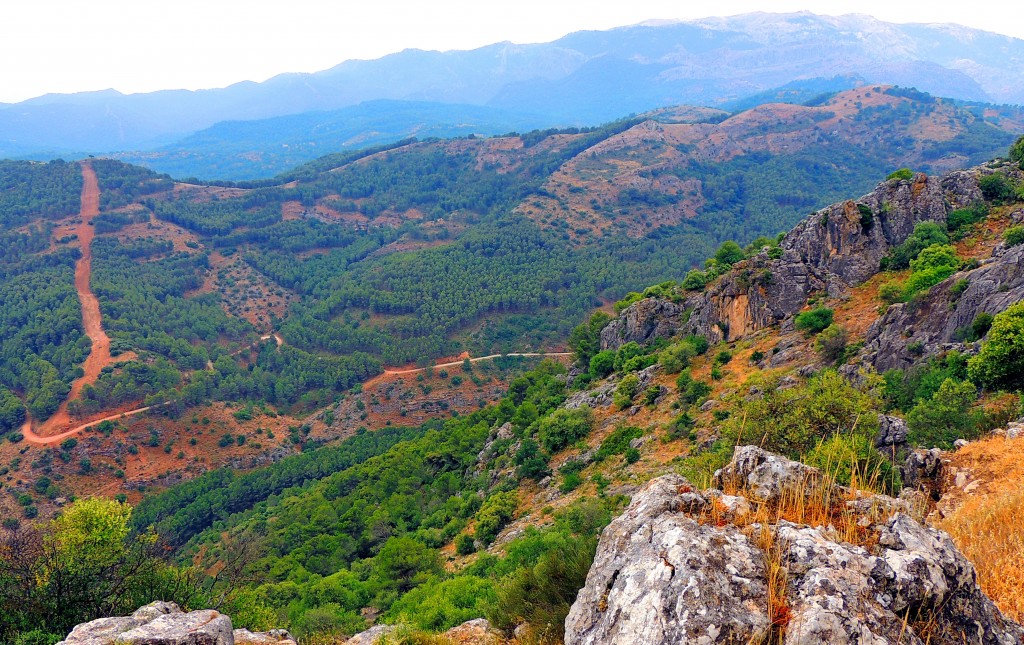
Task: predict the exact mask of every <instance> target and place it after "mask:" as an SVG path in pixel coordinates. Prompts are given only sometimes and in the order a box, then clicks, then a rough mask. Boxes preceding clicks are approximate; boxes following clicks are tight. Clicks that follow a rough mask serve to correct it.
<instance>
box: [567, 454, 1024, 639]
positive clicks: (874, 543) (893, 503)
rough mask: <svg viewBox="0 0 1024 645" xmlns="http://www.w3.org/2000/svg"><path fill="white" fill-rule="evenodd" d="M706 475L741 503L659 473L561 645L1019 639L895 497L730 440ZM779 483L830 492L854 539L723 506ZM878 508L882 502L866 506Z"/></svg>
mask: <svg viewBox="0 0 1024 645" xmlns="http://www.w3.org/2000/svg"><path fill="white" fill-rule="evenodd" d="M716 478H717V481H718V482H719V483H720V484H721V485H723V486H726V487H728V489H729V492H733V490H732V489H733V488H734V487H738V488H739V494H741V495H743V497H736V496H731V495H724V494H723V493H722V492H721V491H718V490H716V489H713V490H709V491H703V492H702V491H698V490H696V489H695V488H694V487H693V486H692V485H691V484H690V483H689V482H688V481H687V480H686V479H685V478H683V477H681V476H679V475H666V476H663V477H660V478H658V479H655V480H652V481H651V482H649V483H648V485H647V486H646V487H645V488H644V489H643V490H641V491H640V492H638V493H637V494H636V495H635V496H634V497H633V500H632V503H631V504H630V505H629V507H628V508H627V509H626V511H625V512H624V513H623V514H622V515H621V516H620V517H618V518H616V519H615V520H614V521H612V523H611V524H609V525H608V527H607V528H606V529H605V530H604V532H603V533H602V535H601V540H600V543H599V545H598V548H597V554H596V557H595V559H594V564H593V566H592V567H591V570H590V572H589V574H588V576H587V581H586V585H585V586H584V588H583V589H582V590H581V591H580V593H579V595H578V596H577V599H576V602H575V603H574V604H573V606H572V609H571V610H570V612H569V616H568V618H567V619H566V623H565V627H566V635H565V642H566V643H567V645H577V644H585V643H586V644H590V643H593V644H597V643H644V644H652V645H653V644H658V643H680V642H692V643H746V642H752V641H753V642H759V641H760V640H761V639H763V638H765V637H767V636H768V635H769V633H770V632H774V634H772V635H773V636H774V637H777V638H781V642H784V643H793V644H797V643H800V644H811V643H834V644H846V643H850V644H852V643H879V644H881V643H911V644H915V645H916V644H922V643H925V642H929V643H932V644H934V645H945V644H949V645H952V644H953V643H964V642H970V643H982V644H985V645H1013V644H1019V643H1020V642H1021V638H1024V629H1022V628H1021V626H1020V625H1018V624H1016V623H1014V622H1012V621H1010V620H1008V619H1007V618H1005V617H1004V616H1003V615H1002V614H1001V613H1000V612H999V610H998V608H997V607H996V606H995V605H994V604H993V603H992V602H991V601H990V600H989V599H988V598H987V597H986V596H985V594H984V593H983V592H982V591H981V590H980V589H979V587H978V584H977V580H976V575H975V571H974V568H973V566H972V565H971V563H970V562H969V561H968V560H967V559H966V558H964V556H963V555H962V554H961V553H960V552H959V551H958V550H957V548H956V546H955V545H954V544H953V542H952V540H951V539H950V538H949V536H948V535H946V534H945V533H942V532H941V531H938V530H935V529H932V528H928V527H926V526H924V525H922V524H920V523H919V522H917V521H916V520H914V519H912V518H911V517H910V516H909V515H907V514H906V513H903V512H900V511H899V510H898V509H900V508H901V500H894V499H892V498H885V497H883V496H878V499H872V498H870V497H864V496H862V495H856V494H854V493H852V492H851V491H847V490H846V489H842V488H841V487H833V486H832V484H830V483H829V482H828V481H827V480H826V479H825V478H823V477H822V476H821V473H820V472H817V471H815V470H814V469H812V468H809V467H808V466H805V465H803V464H798V463H796V462H792V461H790V460H788V459H785V458H783V457H780V456H778V455H772V454H770V453H766V452H765V451H763V450H761V449H759V448H757V447H754V446H744V447H740V448H738V449H737V451H736V456H735V457H734V459H733V461H732V462H731V463H730V464H729V465H728V466H727V467H726V468H723V469H722V470H721V471H720V472H719V473H718V474H717V477H716ZM792 486H797V488H795V489H794V488H791V487H792ZM822 486H829V487H832V490H830V491H829V493H830V494H829V495H827V496H824V497H822V496H821V495H820V493H821V488H820V487H822ZM787 489H788V494H787V496H786V497H787V499H793V496H794V495H799V494H808V495H809V497H808V498H807V501H812V500H817V499H826V498H827V499H833V500H834V502H831V503H835V504H839V505H840V508H842V509H845V510H846V511H847V512H852V513H854V516H853V518H854V519H857V518H860V519H858V520H857V522H856V526H858V527H861V528H862V529H863V531H864V534H863V539H860V540H858V543H857V544H851V543H849V542H845V541H842V540H841V539H840V536H839V535H840V534H839V532H838V531H837V530H836V529H835V528H834V527H833V526H831V523H830V525H829V526H812V525H801V524H795V523H793V522H790V521H786V520H784V519H777V516H776V515H775V514H773V513H762V514H760V515H751V513H752V511H751V510H749V508H747V509H746V510H744V511H743V512H742V513H735V512H733V511H729V510H727V509H736V508H738V507H739V506H741V505H740V504H738V503H737V501H736V500H738V499H739V500H745V501H744V504H745V505H747V506H748V507H753V506H756V505H762V508H770V507H771V504H773V503H776V502H778V500H779V499H780V491H783V490H787ZM723 500H728V502H729V503H728V504H725V503H724V502H723ZM773 500H774V502H773ZM766 504H767V505H768V506H764V505H766ZM880 508H881V509H888V510H887V512H885V513H884V514H883V515H882V516H879V515H878V514H877V513H874V514H872V513H867V510H868V509H875V510H877V509H880ZM892 509H896V510H895V511H893V510H892ZM862 511H864V512H865V514H864V515H861V512H862ZM755 520H759V521H755ZM773 571H774V572H781V573H782V575H781V576H780V575H773V573H772V572H773Z"/></svg>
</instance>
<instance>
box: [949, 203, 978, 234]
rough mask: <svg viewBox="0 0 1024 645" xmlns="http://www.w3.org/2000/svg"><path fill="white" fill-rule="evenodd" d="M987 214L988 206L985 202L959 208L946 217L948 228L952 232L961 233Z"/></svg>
mask: <svg viewBox="0 0 1024 645" xmlns="http://www.w3.org/2000/svg"><path fill="white" fill-rule="evenodd" d="M987 216H988V206H987V205H985V203H984V202H981V203H978V204H974V205H972V206H969V207H967V208H958V209H957V210H955V211H953V212H951V213H950V214H949V217H947V218H946V230H948V231H949V232H950V233H959V232H961V231H962V230H963V229H965V228H967V227H968V226H971V225H972V224H975V223H976V222H980V221H981V220H983V219H985V217H987Z"/></svg>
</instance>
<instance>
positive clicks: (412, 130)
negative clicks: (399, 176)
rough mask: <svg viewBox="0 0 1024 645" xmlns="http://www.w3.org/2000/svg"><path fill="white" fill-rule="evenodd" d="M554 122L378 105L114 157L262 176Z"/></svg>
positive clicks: (238, 124)
mask: <svg viewBox="0 0 1024 645" xmlns="http://www.w3.org/2000/svg"><path fill="white" fill-rule="evenodd" d="M550 124H551V119H550V118H548V117H543V116H537V115H527V114H517V113H513V112H509V111H507V110H499V109H495V108H488V107H482V106H475V105H448V104H442V103H427V102H423V101H392V100H379V101H368V102H366V103H361V104H359V105H356V106H352V107H347V108H341V109H339V110H330V111H326V112H304V113H302V114H295V115H289V116H279V117H273V118H269V119H258V120H254V121H225V122H222V123H218V124H217V125H214V126H212V127H210V128H207V129H205V130H201V131H200V132H197V133H195V134H193V135H190V136H188V137H186V138H184V139H182V140H181V141H178V142H176V143H173V144H171V145H168V146H162V147H160V148H157V149H156V150H152V151H148V152H130V153H121V154H117V155H115V156H116V157H117V158H118V159H121V160H122V161H126V162H129V163H135V164H139V165H143V166H146V167H147V168H151V169H153V170H156V171H157V172H165V173H168V174H170V175H172V176H175V177H189V176H195V177H202V178H205V179H214V178H215V179H228V180H240V179H261V178H266V177H273V176H274V175H277V174H280V173H282V172H284V171H286V170H289V169H291V168H294V167H295V166H298V165H300V164H302V163H305V162H307V161H311V160H313V159H316V158H318V157H321V156H323V155H324V154H325V153H328V152H334V151H345V150H355V149H359V148H368V147H371V146H375V145H379V144H386V143H393V142H395V141H400V140H402V139H406V138H409V137H417V138H419V139H428V138H432V137H439V138H453V137H464V136H468V135H478V136H481V135H482V136H491V135H496V134H505V133H508V132H510V131H513V130H516V131H529V130H536V129H538V128H543V127H547V126H549V125H550Z"/></svg>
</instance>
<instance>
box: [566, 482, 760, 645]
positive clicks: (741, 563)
mask: <svg viewBox="0 0 1024 645" xmlns="http://www.w3.org/2000/svg"><path fill="white" fill-rule="evenodd" d="M695 496H696V497H700V496H699V495H698V494H696V493H694V492H693V491H692V486H690V484H689V482H687V481H686V479H684V478H683V477H680V476H678V475H668V476H665V477H661V478H658V479H656V480H654V481H652V482H651V483H650V484H649V485H648V486H647V487H646V488H645V489H644V490H643V491H641V492H640V493H638V494H637V495H636V496H635V497H634V498H633V502H632V503H631V504H630V505H629V508H628V509H627V510H626V512H625V513H623V514H622V515H621V516H620V517H618V518H616V519H615V520H614V521H613V522H612V523H611V524H609V525H608V527H607V528H605V530H604V532H603V533H602V535H601V542H600V545H599V546H598V549H597V555H596V557H595V559H594V565H593V566H592V567H591V569H590V573H589V574H588V575H587V583H586V586H584V587H583V589H582V590H580V592H579V595H578V596H577V598H576V602H575V603H574V604H573V606H572V609H571V610H570V612H569V616H568V618H566V622H565V625H566V634H565V642H566V643H567V644H569V643H572V644H576V643H580V644H582V643H595V644H596V643H680V642H693V643H697V642H702V639H703V642H709V643H710V642H747V641H748V640H749V639H750V637H751V636H752V635H754V634H756V633H759V632H762V631H764V630H765V629H766V628H767V627H768V616H767V613H766V611H765V609H766V607H767V602H768V601H767V598H768V595H767V594H768V592H767V587H766V585H765V583H764V563H763V558H762V555H761V552H760V551H759V550H758V549H757V547H755V546H754V545H753V544H752V543H751V542H750V540H749V539H748V538H747V537H746V536H745V535H743V534H742V533H741V532H740V531H739V530H738V529H737V528H735V527H731V526H730V527H725V528H717V527H713V526H709V525H702V524H700V523H698V522H697V521H696V520H695V519H693V518H691V517H689V516H687V515H686V513H685V511H686V510H688V509H689V508H691V507H693V506H694V505H696V506H701V503H700V502H697V501H696V499H695ZM701 501H703V502H704V503H705V504H706V500H705V499H704V498H701ZM695 502H696V504H695ZM688 602H693V603H695V606H694V611H686V609H687V608H688V607H687V606H686V603H688ZM696 603H699V608H698V607H697V606H696Z"/></svg>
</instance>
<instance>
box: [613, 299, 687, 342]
mask: <svg viewBox="0 0 1024 645" xmlns="http://www.w3.org/2000/svg"><path fill="white" fill-rule="evenodd" d="M685 312H686V307H685V306H684V305H681V304H676V303H674V302H669V301H668V300H659V299H658V298H644V299H643V300H640V301H638V302H634V303H633V304H632V305H630V306H629V307H627V308H626V309H624V310H623V311H622V313H621V314H619V317H618V318H616V319H615V320H612V321H611V322H609V323H608V324H607V325H606V326H605V328H604V329H602V330H601V349H602V350H604V349H618V348H620V347H622V346H623V345H625V344H626V343H629V342H636V343H641V344H645V343H649V342H651V341H652V340H655V339H657V338H671V337H672V336H674V335H675V334H676V333H678V331H679V328H680V326H681V325H682V321H683V316H684V314H685Z"/></svg>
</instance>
